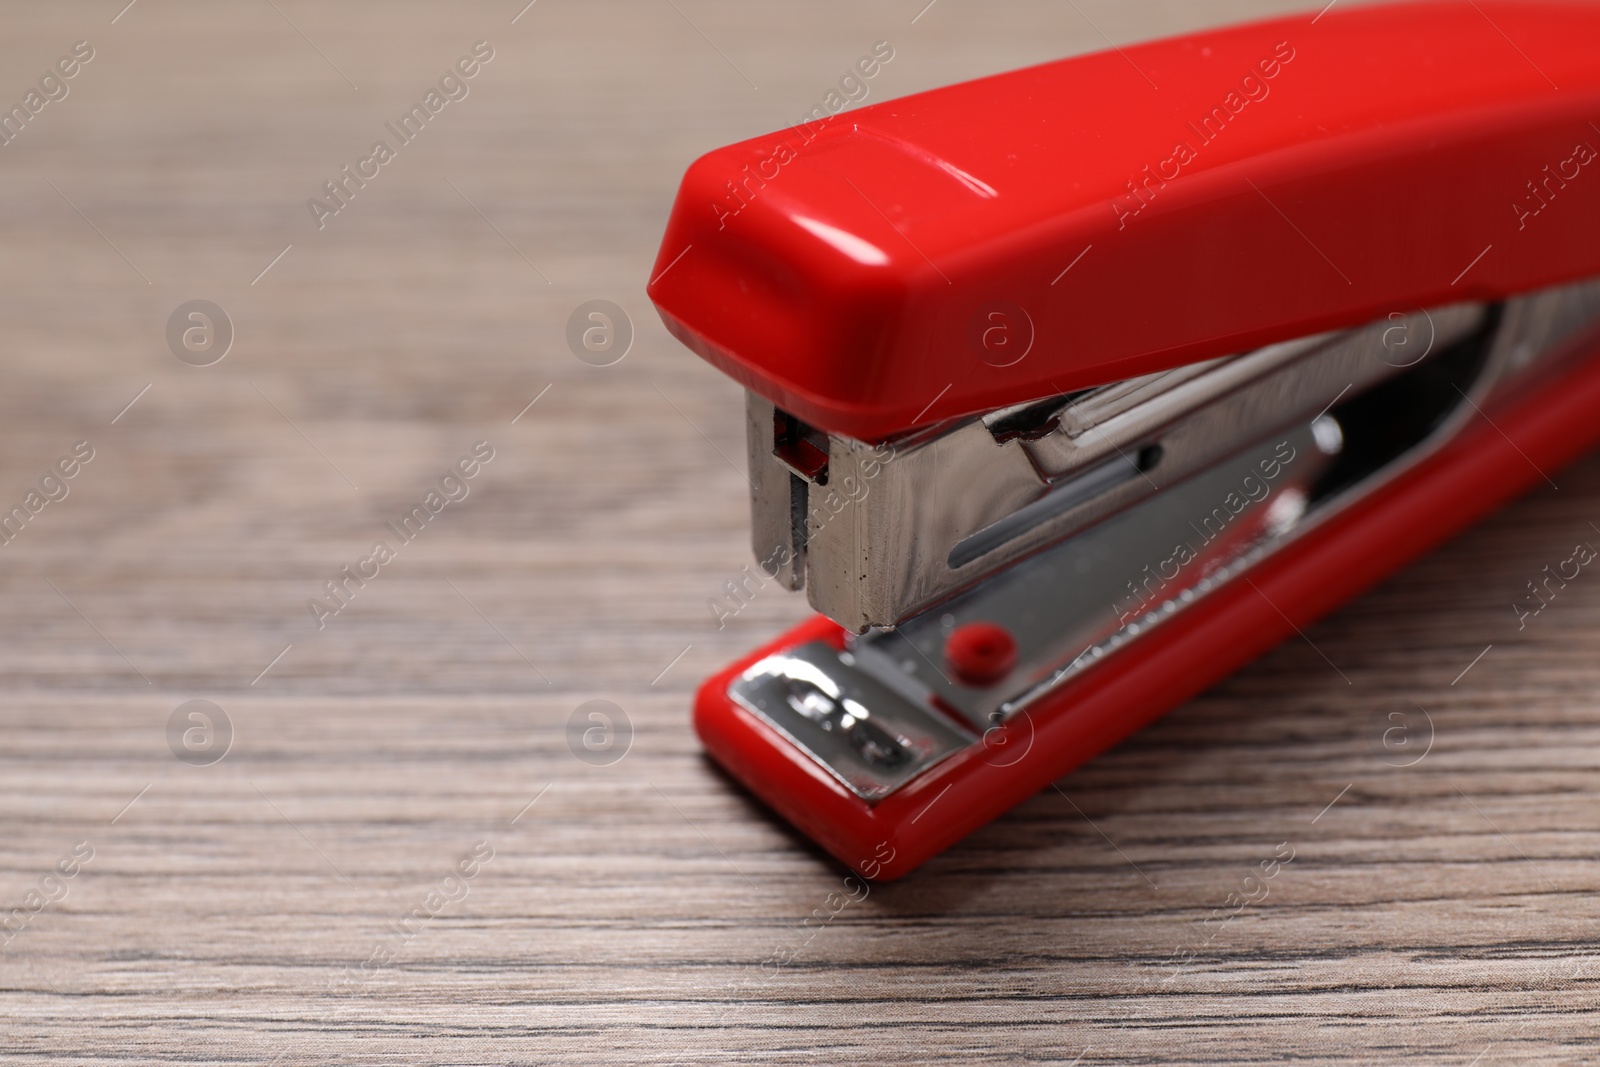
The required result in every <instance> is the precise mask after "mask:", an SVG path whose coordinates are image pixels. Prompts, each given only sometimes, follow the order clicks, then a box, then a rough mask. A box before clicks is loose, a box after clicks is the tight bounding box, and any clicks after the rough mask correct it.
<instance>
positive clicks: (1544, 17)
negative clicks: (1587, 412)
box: [649, 0, 1600, 440]
mask: <svg viewBox="0 0 1600 1067" xmlns="http://www.w3.org/2000/svg"><path fill="white" fill-rule="evenodd" d="M1597 122H1600V7H1597V6H1595V5H1593V4H1553V3H1506V2H1493V0H1478V2H1476V3H1467V2H1458V0H1451V2H1430V3H1417V4H1402V5H1393V6H1365V7H1349V6H1346V5H1338V6H1334V7H1332V8H1331V9H1327V10H1325V12H1324V13H1323V14H1321V15H1320V16H1316V14H1315V12H1308V13H1306V14H1305V15H1303V16H1297V17H1293V18H1287V19H1280V20H1276V21H1271V22H1262V23H1256V24H1252V25H1247V26H1241V27H1234V28H1229V29H1224V30H1218V31H1213V32H1206V33H1202V34H1197V35H1194V36H1190V37H1183V38H1176V39H1172V40H1166V41H1158V42H1155V43H1151V44H1143V45H1138V46H1130V47H1127V48H1124V49H1122V50H1121V52H1117V51H1111V52H1105V53H1100V54H1096V55H1089V56H1083V57H1080V58H1074V59H1069V60H1064V61H1061V62H1058V63H1051V64H1046V65H1044V66H1039V67H1033V68H1029V69H1026V70H1020V71H1015V72H1012V73H1008V74H1002V75H998V76H995V77H991V78H985V79H982V80H979V81H974V82H968V83H965V84H962V85H956V86H951V87H949V88H945V89H939V90H936V91H933V92H927V93H920V94H917V95H914V96H909V97H905V98H902V99H898V100H891V101H888V102H885V103H882V104H877V105H874V106H871V107H865V108H862V109H860V110H858V111H851V112H847V113H844V114H841V115H839V116H837V117H831V118H828V119H824V120H821V121H818V122H816V123H813V124H810V125H803V126H800V127H796V128H791V129H788V130H784V131H780V132H778V133H775V134H772V135H770V136H766V137H758V138H755V139H753V140H750V141H746V142H743V143H741V144H736V145H732V146H730V147H727V148H723V149H719V150H717V151H715V152H712V153H710V154H709V155H707V156H705V157H704V158H702V159H700V160H699V161H697V162H696V163H695V164H694V165H693V166H692V167H691V168H690V170H689V172H688V174H687V175H686V176H685V178H684V181H683V185H682V188H681V190H680V192H679V195H678V199H677V202H676V205H675V206H674V208H673V212H672V217H671V221H670V224H669V226H668V230H667V233H666V236H665V238H664V240H663V243H662V246H661V252H660V256H659V258H658V259H657V262H656V266H655V269H654V271H653V275H654V278H653V281H652V282H651V285H650V289H649V291H650V295H651V297H652V299H653V300H654V301H655V302H656V304H657V306H658V308H659V310H660V312H661V314H662V317H663V319H664V320H665V321H666V323H667V325H668V327H669V328H670V329H672V331H673V332H674V333H675V334H676V335H677V336H678V337H679V338H680V339H682V340H683V341H684V343H686V344H687V345H689V346H690V347H691V348H693V349H694V350H695V351H697V352H699V353H700V354H701V355H703V356H704V357H705V358H707V359H708V360H710V361H711V362H712V363H714V364H716V365H717V366H718V367H720V368H722V369H723V370H724V371H726V372H727V373H728V374H730V375H732V376H733V377H734V378H735V379H737V380H738V381H740V382H741V383H742V384H744V385H746V386H747V387H749V388H751V389H753V390H755V391H756V392H758V393H761V394H763V395H764V396H767V397H768V398H770V399H771V400H773V401H774V402H776V403H777V404H778V405H779V406H780V407H782V408H785V409H786V410H789V411H791V412H794V413H795V414H797V415H799V416H800V417H801V418H803V419H805V420H806V421H808V422H810V423H812V424H814V425H816V426H818V427H821V428H823V429H826V430H828V431H831V432H834V433H840V434H846V435H849V436H853V437H856V438H860V439H863V440H877V439H880V438H884V437H888V436H891V435H894V434H897V433H900V432H902V431H905V430H908V429H911V428H913V427H915V426H917V425H921V424H930V423H934V422H938V421H941V420H943V419H947V418H950V417H954V416H958V415H965V414H971V413H975V412H980V411H985V410H989V409H992V408H996V407H1000V406H1004V405H1007V404H1011V403H1017V402H1021V401H1024V400H1030V399H1033V398H1036V397H1041V396H1048V395H1054V394H1058V393H1061V392H1064V391H1067V390H1069V389H1075V388H1079V387H1084V386H1090V385H1098V384H1102V383H1105V382H1108V381H1113V380H1117V379H1121V378H1126V377H1130V376H1133V375H1136V374H1141V373H1146V372H1149V371H1154V370H1158V369H1162V368H1166V367H1171V366H1176V365H1179V364H1183V363H1188V362H1193V361H1195V360H1199V359H1204V358H1209V357H1212V356H1217V355H1224V354H1227V353H1231V352H1237V351H1241V350H1245V349H1249V348H1251V347H1254V346H1257V345H1261V344H1266V343H1270V342H1274V341H1280V340H1284V339H1287V338H1291V337H1298V336H1302V335H1305V334H1308V333H1312V332H1316V331H1319V330H1323V329H1329V328H1334V327H1343V326H1348V325H1350V324H1352V323H1357V322H1361V321H1365V320H1370V319H1377V318H1381V317H1383V316H1384V315H1386V314H1388V313H1389V312H1392V311H1409V310H1412V309H1414V308H1417V307H1422V306H1432V305H1437V304H1441V303H1449V302H1453V301H1456V300H1479V299H1494V298H1498V297H1501V296H1505V295H1508V294H1511V293H1515V292H1519V291H1524V290H1528V289H1533V288H1538V287H1540V286H1544V285H1548V284H1554V283H1556V282H1559V281H1561V280H1564V279H1569V278H1574V277H1579V276H1584V275H1592V274H1600V211H1597V210H1595V207H1594V205H1595V203H1596V196H1600V165H1597V163H1596V160H1595V153H1596V149H1597V148H1600V126H1596V125H1595V123H1597ZM1588 186H1594V188H1588ZM1019 355H1020V357H1021V358H1018V357H1019ZM1001 364H1004V365H1001Z"/></svg>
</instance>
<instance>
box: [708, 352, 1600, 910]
mask: <svg viewBox="0 0 1600 1067" xmlns="http://www.w3.org/2000/svg"><path fill="white" fill-rule="evenodd" d="M1590 347H1591V353H1590V354H1589V356H1588V357H1587V359H1586V360H1585V362H1584V363H1582V364H1581V365H1580V366H1579V367H1578V368H1577V369H1576V370H1575V371H1574V372H1572V373H1570V374H1569V375H1567V376H1566V377H1564V378H1562V379H1558V380H1556V381H1554V382H1553V383H1549V384H1546V385H1545V386H1544V387H1542V388H1540V389H1537V390H1535V391H1533V392H1530V393H1528V394H1526V395H1524V396H1523V397H1521V398H1520V399H1519V400H1517V401H1516V402H1515V403H1513V404H1511V405H1509V406H1507V407H1506V408H1504V409H1501V410H1497V411H1495V412H1494V413H1493V417H1494V422H1495V425H1494V426H1491V425H1490V424H1489V423H1488V422H1486V421H1484V420H1483V419H1482V418H1479V419H1478V420H1477V421H1476V423H1474V424H1473V425H1471V426H1470V427H1469V429H1468V430H1467V431H1465V432H1464V433H1463V434H1462V435H1461V436H1459V437H1457V438H1456V439H1455V440H1454V441H1452V443H1451V444H1450V445H1448V446H1447V447H1446V448H1444V449H1442V450H1441V451H1439V452H1438V453H1436V454H1435V455H1434V456H1432V457H1431V458H1429V459H1428V460H1426V461H1425V462H1424V463H1422V464H1419V465H1418V467H1416V468H1415V469H1413V470H1412V471H1411V472H1409V473H1408V474H1406V475H1404V476H1402V477H1401V478H1399V479H1397V480H1396V481H1395V482H1393V483H1391V484H1390V485H1389V486H1387V487H1386V488H1384V489H1382V490H1380V491H1378V492H1377V493H1375V494H1373V495H1372V496H1370V497H1368V498H1366V499H1365V500H1363V501H1362V502H1361V503H1360V504H1358V505H1357V506H1355V507H1353V508H1352V509H1351V510H1350V511H1348V512H1346V513H1345V514H1343V515H1342V516H1340V517H1339V518H1338V519H1337V520H1336V521H1333V522H1330V523H1328V524H1326V525H1324V526H1322V527H1319V528H1317V529H1315V530H1313V531H1311V532H1310V533H1308V534H1307V536H1305V537H1304V538H1303V539H1302V540H1300V541H1298V542H1295V543H1293V544H1292V545H1291V546H1290V547H1288V548H1287V549H1285V550H1284V551H1283V552H1281V553H1279V554H1277V555H1274V556H1272V557H1269V558H1268V559H1267V560H1266V561H1264V562H1263V563H1262V564H1260V565H1258V566H1257V567H1255V568H1253V569H1252V570H1251V571H1250V572H1249V575H1250V581H1251V582H1252V583H1254V588H1252V587H1251V585H1249V584H1246V583H1244V582H1238V581H1235V582H1231V583H1228V584H1227V585H1225V586H1223V587H1221V588H1220V589H1218V590H1217V591H1215V592H1213V593H1211V594H1210V595H1208V596H1206V597H1205V598H1203V599H1201V600H1199V601H1197V602H1196V603H1194V604H1193V605H1191V606H1189V607H1188V608H1186V609H1185V610H1183V611H1181V612H1179V613H1178V614H1177V615H1175V616H1173V617H1172V618H1171V619H1170V620H1168V621H1166V622H1164V623H1162V624H1161V625H1160V626H1157V627H1155V628H1154V629H1152V630H1150V631H1148V632H1147V633H1145V634H1143V635H1141V636H1140V637H1139V638H1138V639H1137V640H1135V641H1132V642H1130V643H1129V644H1127V645H1125V646H1123V648H1121V649H1120V650H1118V651H1116V652H1113V653H1112V654H1111V655H1109V656H1107V657H1106V659H1105V660H1103V661H1101V662H1100V663H1099V664H1097V665H1096V666H1095V667H1093V668H1091V669H1090V670H1089V671H1087V672H1085V673H1084V674H1083V675H1081V676H1080V677H1079V678H1078V679H1076V680H1075V681H1074V682H1072V683H1070V684H1069V685H1067V686H1065V687H1063V688H1062V689H1061V690H1060V691H1058V692H1057V693H1056V694H1055V695H1054V697H1053V699H1051V700H1050V701H1049V702H1048V703H1045V704H1043V705H1041V706H1038V707H1035V708H1033V709H1031V710H1030V711H1029V712H1028V714H1027V716H1025V717H1020V718H1019V719H1018V720H1014V721H1013V722H1012V723H1010V724H1008V725H1007V726H1006V727H1005V728H1004V732H1001V733H994V732H991V735H990V736H989V737H988V738H987V739H986V743H985V744H983V745H975V746H973V748H971V749H968V750H966V751H964V752H961V753H958V754H957V755H955V756H953V757H951V758H950V759H947V760H946V761H945V762H943V763H940V764H937V765H935V766H934V767H931V768H929V769H928V770H927V771H926V772H924V773H923V774H922V775H920V776H919V777H917V778H915V779H913V780H912V781H911V782H910V783H908V784H907V785H906V786H905V787H903V788H902V789H900V790H898V791H897V792H895V793H892V794H891V795H890V796H888V797H887V798H885V799H884V800H883V801H881V802H880V803H878V804H877V805H876V806H868V805H867V804H865V803H863V802H862V801H861V800H859V799H857V798H856V797H855V796H854V795H853V794H850V793H847V792H846V791H845V790H844V788H843V787H842V786H840V785H839V784H838V783H837V782H836V781H835V780H834V779H833V778H831V777H830V776H829V775H827V774H826V773H825V772H824V771H823V770H822V769H821V768H820V767H818V766H817V765H816V764H815V763H814V762H813V761H812V760H811V759H810V758H809V757H808V756H806V755H805V754H804V753H803V752H801V751H800V750H799V749H797V748H796V747H795V746H794V745H792V744H791V743H789V742H788V741H787V740H786V739H784V738H782V737H780V736H779V735H778V734H777V733H775V732H774V731H773V730H771V729H770V728H769V727H767V726H766V725H765V724H764V723H762V722H761V721H760V720H759V719H757V718H756V717H755V716H754V715H752V714H751V713H750V712H748V711H746V710H745V709H743V708H742V707H740V706H738V705H737V704H735V703H733V701H731V700H730V699H729V698H728V684H729V683H730V682H731V681H732V679H733V678H734V677H736V676H737V675H738V674H739V673H740V672H741V671H743V670H744V669H745V668H747V667H748V666H750V665H751V664H752V663H754V662H755V661H756V660H758V659H761V658H763V657H765V656H767V655H770V654H772V653H774V652H777V651H781V650H782V649H785V648H789V647H792V646H794V645H798V644H803V643H805V642H807V641H812V640H817V639H819V638H820V639H824V640H828V641H832V642H834V643H835V644H836V645H840V646H842V644H843V640H844V635H843V631H842V630H840V628H839V627H838V626H837V625H836V624H834V623H833V622H831V621H830V620H828V619H825V618H822V617H820V616H819V617H817V618H814V619H812V620H810V621H809V622H806V623H804V624H802V625H801V626H799V627H797V628H796V629H794V630H792V631H790V632H789V633H788V634H785V635H784V636H783V637H781V638H779V639H778V640H777V641H775V642H773V643H772V644H770V645H768V646H766V647H765V648H762V649H759V650H757V651H756V652H753V653H751V654H750V655H749V656H747V657H745V658H744V659H742V660H740V661H739V662H738V663H735V664H733V665H732V666H731V667H729V668H727V669H726V670H724V671H723V672H721V673H720V674H718V675H716V676H715V677H713V678H711V679H709V680H708V681H707V682H706V683H705V684H704V686H702V687H701V689H700V692H699V695H698V697H697V698H696V702H695V728H696V729H697V730H698V732H699V734H700V737H701V739H702V740H703V741H704V743H705V745H706V747H707V748H708V749H709V750H710V751H711V753H712V754H713V755H714V756H715V757H716V758H717V760H718V761H719V762H721V763H722V765H723V766H725V767H727V768H728V769H729V770H730V771H731V772H732V773H733V774H734V775H735V776H736V777H737V778H739V780H740V781H742V782H743V783H744V784H745V785H746V786H748V787H749V788H750V789H751V791H753V792H754V793H756V794H757V795H758V796H760V797H761V798H762V799H763V800H765V801H766V802H767V803H768V804H769V805H771V806H772V807H773V808H774V809H775V810H776V811H777V812H778V813H779V814H781V815H782V816H783V817H784V818H786V819H788V820H789V821H790V822H791V823H793V824H794V825H795V826H797V827H799V828H800V829H801V830H802V831H804V832H805V833H806V834H807V835H808V836H810V837H811V838H812V839H813V840H815V841H817V842H818V843H819V844H821V845H822V846H823V847H824V848H826V849H827V850H828V851H829V852H831V853H832V854H833V855H834V856H835V857H837V858H838V859H839V860H840V861H842V862H843V863H845V864H846V865H848V866H850V867H851V868H852V869H854V870H856V871H858V872H860V873H862V874H864V875H865V876H867V877H869V878H878V879H892V878H898V877H900V876H901V875H903V874H905V873H906V872H908V871H910V870H911V869H912V868H914V867H916V866H917V865H919V864H921V863H922V862H924V861H926V860H927V859H929V858H930V857H932V856H934V855H936V854H937V853H939V852H941V851H943V850H944V849H946V848H948V847H949V846H950V845H952V844H954V843H955V842H956V841H959V840H960V839H961V838H963V837H965V836H966V835H968V834H970V833H971V832H972V831H974V830H976V829H978V828H979V827H981V826H983V825H984V824H985V823H987V822H989V821H990V820H992V819H994V818H995V817H996V816H998V815H1000V814H1002V813H1003V812H1005V811H1007V810H1009V809H1010V808H1012V807H1014V806H1015V805H1017V804H1019V803H1021V802H1022V801H1023V800H1026V799H1027V798H1028V797H1030V796H1032V795H1033V794H1034V793H1037V792H1038V791H1039V790H1040V789H1042V788H1045V787H1046V786H1047V785H1048V784H1049V783H1051V782H1053V781H1055V780H1056V779H1058V778H1060V777H1061V776H1062V775H1064V774H1066V773H1067V772H1068V771H1070V770H1072V769H1073V768H1074V767H1076V766H1078V765H1079V764H1081V763H1083V762H1084V761H1086V760H1088V759H1090V758H1092V757H1093V756H1095V755H1097V754H1098V753H1100V752H1102V751H1104V750H1105V749H1107V748H1109V747H1111V746H1112V745H1113V744H1115V743H1116V742H1118V741H1119V740H1121V739H1122V738H1124V737H1126V736H1127V735H1128V734H1130V733H1132V732H1133V731H1135V730H1137V729H1139V728H1140V727H1142V726H1144V725H1146V724H1147V723H1149V722H1150V721H1152V720H1153V719H1155V718H1157V717H1159V716H1160V715H1162V714H1164V713H1165V712H1167V711H1168V710H1170V709H1171V708H1173V707H1174V706H1175V705H1177V704H1179V703H1181V702H1182V701H1184V700H1186V699H1188V698H1189V697H1191V696H1193V695H1194V694H1195V693H1198V692H1199V691H1201V690H1202V689H1205V688H1206V687H1207V686H1209V685H1211V684H1212V683H1214V682H1216V681H1217V680H1219V679H1221V678H1223V677H1224V676H1226V675H1227V674H1228V673H1230V672H1231V671H1233V670H1235V669H1236V668H1238V667H1239V666H1241V665H1242V664H1244V663H1246V662H1248V661H1249V660H1251V659H1254V658H1255V657H1256V656H1257V655H1259V654H1260V653H1261V652H1263V651H1265V650H1266V649H1268V648H1270V647H1271V646H1273V645H1275V644H1277V643H1278V642H1279V641H1281V640H1283V639H1284V638H1285V637H1288V636H1290V635H1291V634H1293V633H1294V630H1293V628H1292V626H1299V627H1301V628H1304V627H1306V626H1307V625H1309V624H1310V623H1311V622H1312V620H1314V619H1316V618H1317V617H1319V616H1321V615H1323V614H1325V613H1326V612H1328V611H1330V610H1332V609H1333V608H1335V607H1337V606H1338V605H1339V604H1340V603H1342V602H1344V601H1345V600H1346V599H1348V598H1349V597H1351V596H1353V595H1354V594H1356V593H1358V592H1360V591H1361V590H1362V589H1364V588H1366V587H1367V586H1369V585H1371V584H1372V583H1374V582H1376V581H1378V580H1379V579H1381V578H1383V577H1384V576H1385V575H1386V574H1388V573H1390V572H1391V571H1393V570H1394V569H1395V568H1396V567H1398V566H1400V565H1401V564H1403V563H1405V562H1407V561H1408V560H1410V559H1412V558H1414V557H1416V556H1417V555H1419V554H1421V553H1422V552H1424V551H1426V550H1427V549H1428V548H1430V547H1432V546H1434V545H1436V544H1437V543H1439V542H1440V541H1442V540H1443V539H1445V538H1446V537H1449V536H1450V535H1451V534H1452V533H1454V532H1455V531H1457V530H1459V529H1460V528H1461V527H1463V526H1465V525H1467V524H1468V523H1470V522H1472V521H1474V520H1475V519H1477V518H1479V517H1480V516H1482V515H1484V514H1486V513H1487V512H1489V511H1491V510H1492V509H1494V508H1495V507H1497V506H1498V505H1499V504H1501V503H1503V502H1504V501H1505V500H1507V499H1509V498H1510V497H1512V496H1514V495H1515V494H1517V493H1518V492H1520V491H1522V490H1523V489H1525V488H1526V487H1527V486H1529V485H1530V484H1532V483H1534V482H1538V481H1541V480H1542V475H1541V473H1540V472H1541V471H1546V472H1554V471H1555V470H1556V469H1557V468H1558V467H1559V466H1560V465H1562V464H1563V463H1566V462H1568V461H1569V460H1571V459H1573V458H1574V457H1575V456H1577V455H1578V454H1579V453H1580V452H1581V451H1583V450H1584V449H1586V448H1588V447H1590V446H1592V445H1593V444H1595V443H1596V441H1600V419H1597V418H1596V417H1595V415H1596V412H1600V344H1593V345H1591V346H1590ZM1496 427H1498V429H1496ZM1501 431H1504V434H1503V435H1502V433H1501ZM1274 605H1275V606H1274ZM1279 608H1281V609H1282V610H1283V612H1284V613H1286V614H1287V616H1288V617H1287V618H1286V617H1285V615H1284V614H1279V611H1278V609H1279ZM1506 614H1507V619H1508V621H1509V620H1510V618H1511V616H1512V612H1511V610H1510V607H1509V605H1508V608H1507V613H1506ZM1291 620H1292V625H1291Z"/></svg>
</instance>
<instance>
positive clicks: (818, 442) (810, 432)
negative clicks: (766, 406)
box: [772, 408, 828, 485]
mask: <svg viewBox="0 0 1600 1067" xmlns="http://www.w3.org/2000/svg"><path fill="white" fill-rule="evenodd" d="M772 454H773V455H774V456H776V457H777V458H778V460H779V461H780V462H781V463H783V464H784V465H785V466H786V467H788V468H789V469H790V470H792V471H794V472H795V473H796V474H798V475H799V476H800V477H802V478H804V479H806V480H807V481H809V482H812V483H814V484H816V485H827V484H828V435H827V434H825V433H823V432H822V431H821V430H819V429H817V428H816V427H815V426H809V425H807V424H806V423H804V422H802V421H800V420H799V419H797V418H795V417H794V416H793V415H791V414H789V413H788V412H787V411H784V410H783V409H782V408H773V409H772Z"/></svg>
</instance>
